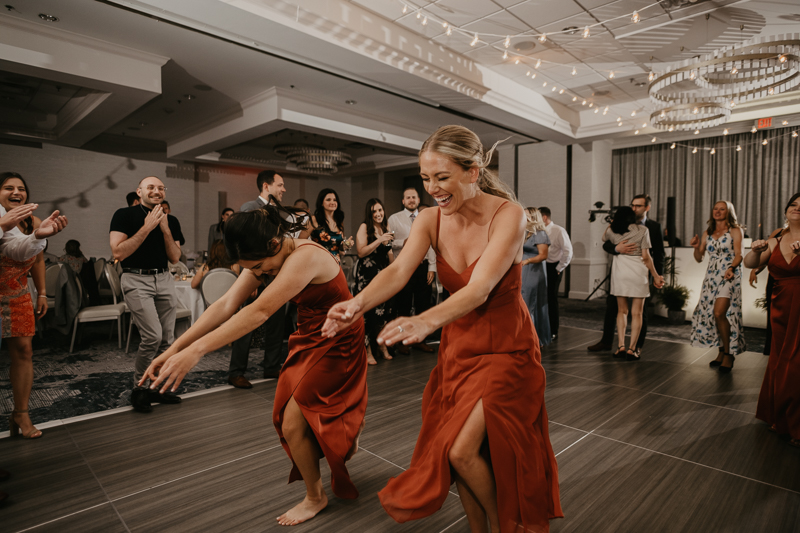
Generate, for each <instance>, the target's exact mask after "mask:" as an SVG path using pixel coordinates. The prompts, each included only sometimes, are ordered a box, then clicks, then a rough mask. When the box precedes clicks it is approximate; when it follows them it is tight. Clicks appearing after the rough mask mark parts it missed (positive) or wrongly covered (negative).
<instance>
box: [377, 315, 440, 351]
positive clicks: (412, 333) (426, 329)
mask: <svg viewBox="0 0 800 533" xmlns="http://www.w3.org/2000/svg"><path fill="white" fill-rule="evenodd" d="M431 333H433V327H432V326H431V325H430V324H428V323H427V322H426V321H425V320H423V319H421V318H420V317H417V316H410V317H408V316H401V317H399V318H397V319H395V320H392V321H391V322H389V323H388V324H386V327H385V328H383V331H381V332H380V334H379V335H378V344H385V345H386V346H393V345H395V344H398V343H402V344H403V345H410V344H419V343H420V342H425V338H426V337H427V336H428V335H430V334H431Z"/></svg>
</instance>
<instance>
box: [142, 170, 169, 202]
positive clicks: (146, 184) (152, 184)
mask: <svg viewBox="0 0 800 533" xmlns="http://www.w3.org/2000/svg"><path fill="white" fill-rule="evenodd" d="M136 194H138V195H139V198H140V199H141V203H142V205H143V206H145V207H146V208H148V209H152V208H154V207H155V206H157V205H160V204H161V202H163V201H164V198H166V196H167V188H166V187H164V182H162V181H161V180H160V179H158V178H156V177H155V176H150V177H149V178H145V179H143V180H142V182H141V183H140V184H139V188H138V189H136Z"/></svg>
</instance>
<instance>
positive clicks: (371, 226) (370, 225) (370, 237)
mask: <svg viewBox="0 0 800 533" xmlns="http://www.w3.org/2000/svg"><path fill="white" fill-rule="evenodd" d="M376 205H379V206H381V208H382V209H383V221H382V222H381V230H382V231H383V232H384V233H386V232H387V231H389V225H388V224H387V221H386V207H384V205H383V202H381V200H380V198H370V199H369V200H367V207H366V209H364V224H366V225H367V243H372V242H374V241H375V239H376V237H375V221H374V220H373V219H372V208H373V207H375V206H376Z"/></svg>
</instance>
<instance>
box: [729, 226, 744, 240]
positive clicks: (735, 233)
mask: <svg viewBox="0 0 800 533" xmlns="http://www.w3.org/2000/svg"><path fill="white" fill-rule="evenodd" d="M731 235H732V236H733V237H734V238H738V239H741V238H742V237H743V236H744V232H743V231H742V228H741V227H739V228H731Z"/></svg>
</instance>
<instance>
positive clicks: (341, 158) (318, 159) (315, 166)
mask: <svg viewBox="0 0 800 533" xmlns="http://www.w3.org/2000/svg"><path fill="white" fill-rule="evenodd" d="M274 152H275V154H276V155H279V156H281V157H283V158H284V159H285V160H286V161H287V162H288V163H292V164H294V165H295V166H296V167H297V168H298V169H300V170H302V171H305V172H308V173H311V174H323V175H331V174H336V173H337V172H338V171H339V169H342V168H347V167H349V166H350V165H352V164H353V158H352V157H351V156H350V154H348V153H347V152H341V151H339V150H325V149H324V148H320V147H317V146H309V145H304V144H283V145H280V146H276V147H275V148H274Z"/></svg>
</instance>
